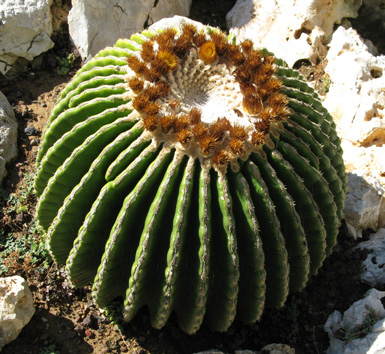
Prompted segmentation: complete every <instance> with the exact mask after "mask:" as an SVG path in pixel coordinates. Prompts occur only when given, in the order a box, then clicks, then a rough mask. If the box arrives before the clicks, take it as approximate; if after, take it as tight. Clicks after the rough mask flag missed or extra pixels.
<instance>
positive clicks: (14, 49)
mask: <svg viewBox="0 0 385 354" xmlns="http://www.w3.org/2000/svg"><path fill="white" fill-rule="evenodd" d="M51 4H52V0H29V1H22V0H2V1H0V23H1V26H0V72H1V73H2V74H5V73H6V72H7V71H9V70H10V69H11V68H12V65H13V64H14V63H15V62H16V60H17V59H18V58H25V59H27V60H32V59H33V58H35V57H36V56H38V55H39V54H41V53H43V52H45V51H47V50H48V49H50V48H52V47H53V45H54V43H53V42H52V41H51V39H50V36H51V35H52V20H51V12H50V7H51Z"/></svg>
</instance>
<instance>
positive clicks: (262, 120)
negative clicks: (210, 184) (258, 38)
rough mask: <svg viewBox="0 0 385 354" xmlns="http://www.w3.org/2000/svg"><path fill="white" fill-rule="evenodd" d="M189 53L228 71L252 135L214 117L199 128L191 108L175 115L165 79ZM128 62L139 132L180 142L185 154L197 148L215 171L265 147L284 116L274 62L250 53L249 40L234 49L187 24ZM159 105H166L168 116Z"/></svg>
mask: <svg viewBox="0 0 385 354" xmlns="http://www.w3.org/2000/svg"><path fill="white" fill-rule="evenodd" d="M190 50H195V51H196V52H197V53H198V57H199V59H200V60H202V61H203V62H204V63H205V64H207V65H216V64H218V63H225V64H226V66H227V67H228V68H230V70H231V72H232V75H233V76H234V79H235V81H236V82H237V83H238V84H239V87H240V91H241V94H242V97H243V100H242V102H241V105H240V108H241V109H237V110H236V111H237V112H236V113H237V115H238V116H239V117H252V119H253V122H254V130H253V131H252V132H247V131H246V129H245V128H244V127H243V126H240V125H234V124H231V123H230V121H229V120H228V119H227V117H218V119H217V121H215V122H214V123H212V124H208V123H205V122H202V120H201V118H202V112H201V110H199V109H197V108H195V107H193V108H192V109H191V110H190V111H189V112H184V113H180V112H178V111H179V106H180V102H179V101H178V100H175V99H169V100H167V97H168V96H169V94H170V86H171V84H170V83H168V82H167V75H168V74H169V73H172V72H174V71H176V70H178V64H179V62H180V61H183V60H184V58H185V56H187V55H188V53H189V51H190ZM127 62H128V65H129V67H130V68H131V69H132V70H133V71H134V72H135V73H136V76H135V77H133V78H131V79H130V80H129V83H128V84H129V87H130V88H131V89H132V91H133V92H134V93H135V94H136V97H135V98H134V100H133V107H134V108H135V110H136V111H138V112H139V113H140V115H141V119H142V122H143V126H144V128H145V129H146V130H147V131H150V132H153V133H154V134H158V135H159V134H161V135H162V140H163V141H170V140H171V141H177V142H179V143H180V144H181V145H182V146H183V147H184V150H185V151H186V150H188V149H190V148H191V150H195V151H196V150H197V148H198V151H199V155H200V157H201V158H209V159H211V161H212V163H213V164H214V165H217V166H227V164H228V163H229V162H230V161H231V160H235V159H237V158H238V157H243V158H247V155H248V153H250V152H251V151H253V150H255V148H256V147H258V146H261V145H262V144H263V143H264V142H265V139H266V136H267V135H268V134H269V132H270V127H271V126H272V124H274V123H276V122H281V121H283V120H285V119H286V118H287V116H288V114H289V110H288V108H287V98H286V96H285V95H284V94H282V93H281V92H280V90H281V87H282V83H281V81H280V80H279V79H278V78H277V77H276V76H275V75H274V73H275V64H274V63H275V58H274V57H273V56H269V55H267V54H264V53H262V52H261V51H260V50H256V49H254V48H253V43H252V42H251V41H250V40H245V41H244V42H242V43H241V44H240V45H237V44H234V43H232V42H231V41H229V40H228V39H227V37H226V36H225V34H224V33H222V32H220V31H211V32H210V33H209V34H208V35H206V34H204V33H202V32H198V30H197V29H196V27H195V26H193V25H190V24H187V25H184V26H183V28H182V31H181V34H180V35H179V36H178V35H177V32H176V31H175V30H174V29H168V30H165V31H164V32H162V33H160V34H158V35H155V36H153V37H151V38H150V39H149V40H147V41H145V42H144V43H143V44H142V51H141V52H140V56H129V57H128V58H127ZM160 99H161V100H162V103H164V102H167V105H168V109H167V111H166V112H167V113H165V110H164V109H162V103H161V102H160ZM170 109H171V113H169V112H170ZM245 119H246V118H245ZM245 153H246V155H245Z"/></svg>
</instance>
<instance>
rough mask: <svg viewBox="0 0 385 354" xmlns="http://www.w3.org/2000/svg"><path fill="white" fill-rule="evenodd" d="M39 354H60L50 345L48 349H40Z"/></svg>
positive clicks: (54, 346)
mask: <svg viewBox="0 0 385 354" xmlns="http://www.w3.org/2000/svg"><path fill="white" fill-rule="evenodd" d="M39 354H60V352H59V351H58V350H57V349H56V345H55V344H51V345H49V346H48V347H45V348H43V349H41V350H40V352H39Z"/></svg>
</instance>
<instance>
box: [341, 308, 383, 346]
mask: <svg viewBox="0 0 385 354" xmlns="http://www.w3.org/2000/svg"><path fill="white" fill-rule="evenodd" d="M365 308H366V310H367V311H368V313H367V314H366V316H365V319H364V321H363V322H362V324H360V325H356V326H354V327H350V328H349V327H347V326H346V327H342V328H339V329H338V330H337V332H336V333H335V337H336V338H338V339H340V340H343V341H346V342H347V343H349V342H351V341H353V340H355V339H358V338H364V337H366V336H367V335H368V334H369V333H370V332H371V331H372V329H373V326H374V325H375V324H376V323H377V322H378V321H379V320H380V319H381V317H380V316H379V314H378V313H376V311H375V310H374V309H373V308H372V307H370V306H369V305H366V306H365Z"/></svg>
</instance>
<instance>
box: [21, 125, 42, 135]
mask: <svg viewBox="0 0 385 354" xmlns="http://www.w3.org/2000/svg"><path fill="white" fill-rule="evenodd" d="M24 133H25V134H27V135H28V136H36V135H39V131H38V130H37V129H36V128H35V127H34V126H32V125H31V126H30V127H27V128H25V129H24Z"/></svg>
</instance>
